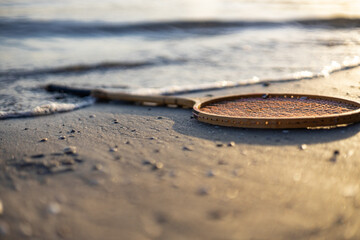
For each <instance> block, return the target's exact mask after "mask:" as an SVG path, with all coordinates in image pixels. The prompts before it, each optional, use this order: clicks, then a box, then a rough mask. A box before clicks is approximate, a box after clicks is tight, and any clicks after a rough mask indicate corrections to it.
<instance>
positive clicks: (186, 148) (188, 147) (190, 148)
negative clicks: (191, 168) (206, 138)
mask: <svg viewBox="0 0 360 240" xmlns="http://www.w3.org/2000/svg"><path fill="white" fill-rule="evenodd" d="M183 150H184V151H193V150H194V148H193V147H190V146H184V147H183Z"/></svg>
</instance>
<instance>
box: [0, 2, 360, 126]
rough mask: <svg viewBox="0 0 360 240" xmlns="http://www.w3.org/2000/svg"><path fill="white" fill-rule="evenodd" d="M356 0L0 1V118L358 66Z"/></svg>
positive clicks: (309, 75)
mask: <svg viewBox="0 0 360 240" xmlns="http://www.w3.org/2000/svg"><path fill="white" fill-rule="evenodd" d="M359 56H360V1H358V0H317V1H313V0H287V1H284V0H271V1H270V0H266V1H265V0H157V1H150V0H148V1H145V0H132V1H128V0H102V1H95V0H86V1H85V0H57V1H51V0H33V1H30V0H0V119H5V118H8V117H17V116H33V115H42V114H48V113H53V112H59V111H70V110H73V109H76V108H79V107H84V106H87V105H90V104H92V103H94V99H91V98H78V97H74V96H69V95H66V94H59V93H48V92H46V91H45V90H44V89H43V86H45V85H46V84H49V83H56V84H62V85H67V86H73V87H80V88H105V89H112V90H114V89H115V90H118V91H125V92H130V93H148V94H176V93H179V92H186V91H194V90H201V89H209V88H222V87H230V86H240V85H242V84H255V83H258V82H259V81H269V80H271V81H283V80H287V79H292V80H296V79H302V78H312V77H318V76H327V75H328V74H331V73H332V72H333V71H341V70H343V69H347V68H349V67H354V66H358V65H359V64H360V58H359Z"/></svg>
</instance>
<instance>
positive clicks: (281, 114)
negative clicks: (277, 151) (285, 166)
mask: <svg viewBox="0 0 360 240" xmlns="http://www.w3.org/2000/svg"><path fill="white" fill-rule="evenodd" d="M357 108H358V107H357V106H354V105H351V104H348V103H344V102H335V101H331V100H324V99H309V98H301V97H299V98H291V97H280V96H277V97H266V98H264V97H253V98H240V99H235V100H230V101H221V102H215V103H210V104H208V105H206V106H203V107H201V111H203V112H206V113H210V114H216V115H221V116H229V117H244V118H246V117H250V118H251V117H256V118H259V117H260V118H261V117H268V118H288V117H317V116H327V115H334V114H341V113H346V112H349V111H353V110H356V109H357Z"/></svg>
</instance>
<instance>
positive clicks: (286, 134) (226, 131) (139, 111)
mask: <svg viewBox="0 0 360 240" xmlns="http://www.w3.org/2000/svg"><path fill="white" fill-rule="evenodd" d="M100 104H102V103H100ZM110 104H114V105H117V106H119V105H120V104H121V106H119V109H118V110H116V108H113V107H111V108H109V111H110V109H111V112H112V113H114V114H116V115H117V117H116V118H117V120H118V121H119V122H120V123H122V122H124V123H125V122H126V119H127V118H128V117H129V116H133V115H136V116H141V117H142V118H144V119H145V118H146V119H149V118H150V119H152V122H155V123H156V125H159V126H162V125H164V122H165V124H166V127H169V128H172V129H173V130H174V131H175V132H177V133H179V134H181V135H185V136H191V137H196V138H201V139H206V140H210V141H215V142H220V143H223V144H225V145H226V144H227V143H229V142H235V143H236V144H248V145H264V146H290V145H294V146H300V145H301V144H309V145H311V144H319V143H327V142H334V141H339V140H343V139H348V138H351V137H353V136H355V135H356V134H357V133H358V132H360V124H352V125H349V126H347V127H338V128H320V129H285V130H284V129H254V128H233V127H225V126H216V125H210V124H207V123H202V122H199V121H197V120H196V119H195V118H193V117H191V110H190V109H173V110H171V111H169V109H168V108H167V107H161V106H160V107H150V108H149V106H136V107H134V106H133V105H132V104H129V103H127V102H116V101H115V102H113V103H110ZM114 105H113V106H114ZM120 107H121V108H120ZM102 109H104V111H107V110H106V106H105V104H104V108H102ZM149 110H151V111H149ZM114 111H115V112H114ZM159 116H160V119H158V117H159ZM168 121H170V122H171V124H170V126H169V125H168ZM164 128H165V127H164Z"/></svg>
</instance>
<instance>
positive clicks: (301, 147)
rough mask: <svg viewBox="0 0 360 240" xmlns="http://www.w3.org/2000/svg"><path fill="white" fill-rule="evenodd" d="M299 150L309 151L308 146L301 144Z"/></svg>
mask: <svg viewBox="0 0 360 240" xmlns="http://www.w3.org/2000/svg"><path fill="white" fill-rule="evenodd" d="M299 149H300V150H305V149H307V145H306V144H301V145H300V146H299Z"/></svg>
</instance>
